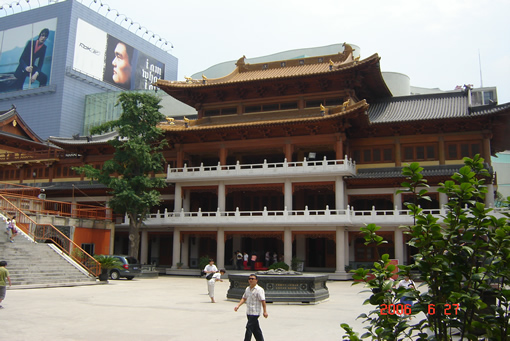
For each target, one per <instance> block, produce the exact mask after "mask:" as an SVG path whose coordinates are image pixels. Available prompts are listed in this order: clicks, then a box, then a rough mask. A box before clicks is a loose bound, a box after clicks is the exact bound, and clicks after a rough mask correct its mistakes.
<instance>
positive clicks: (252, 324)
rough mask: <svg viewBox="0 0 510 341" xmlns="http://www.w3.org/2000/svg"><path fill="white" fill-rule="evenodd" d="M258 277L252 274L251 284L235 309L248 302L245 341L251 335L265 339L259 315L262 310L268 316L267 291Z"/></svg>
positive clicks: (260, 340) (258, 338) (260, 339)
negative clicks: (259, 283)
mask: <svg viewBox="0 0 510 341" xmlns="http://www.w3.org/2000/svg"><path fill="white" fill-rule="evenodd" d="M258 281H259V280H258V277H257V275H255V274H252V275H250V277H249V278H248V283H249V286H248V287H247V288H246V290H245V291H244V294H243V297H242V298H241V301H239V303H238V304H237V306H236V307H235V308H234V311H237V310H239V307H240V306H241V305H243V303H245V302H246V317H247V318H248V322H247V323H246V333H245V334H244V341H250V340H251V336H252V335H253V336H255V340H257V341H264V336H263V335H262V330H261V329H260V324H259V317H260V313H261V311H262V312H263V316H264V317H265V318H267V317H268V316H269V315H268V314H267V308H266V293H265V291H264V289H263V288H262V287H261V286H259V285H258Z"/></svg>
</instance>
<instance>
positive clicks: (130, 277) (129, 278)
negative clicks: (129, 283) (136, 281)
mask: <svg viewBox="0 0 510 341" xmlns="http://www.w3.org/2000/svg"><path fill="white" fill-rule="evenodd" d="M126 278H127V279H128V280H132V279H133V278H134V277H133V276H129V277H126Z"/></svg>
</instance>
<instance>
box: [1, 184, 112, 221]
mask: <svg viewBox="0 0 510 341" xmlns="http://www.w3.org/2000/svg"><path fill="white" fill-rule="evenodd" d="M40 193H41V190H40V189H39V188H37V187H30V186H23V185H16V184H9V183H0V194H2V195H3V196H4V197H5V198H7V199H8V200H9V201H11V202H12V203H13V204H14V205H16V206H17V207H19V208H20V209H22V210H23V211H24V212H25V213H28V214H45V215H55V216H61V217H70V218H84V219H96V220H112V210H111V209H110V208H107V207H101V206H93V205H84V204H74V203H70V202H65V201H55V200H46V199H42V198H38V197H37V196H38V195H39V194H40Z"/></svg>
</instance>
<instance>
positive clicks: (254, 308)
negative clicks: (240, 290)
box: [243, 284, 266, 316]
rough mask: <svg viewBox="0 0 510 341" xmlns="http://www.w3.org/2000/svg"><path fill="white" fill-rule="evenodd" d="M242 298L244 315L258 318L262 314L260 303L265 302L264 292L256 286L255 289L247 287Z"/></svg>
mask: <svg viewBox="0 0 510 341" xmlns="http://www.w3.org/2000/svg"><path fill="white" fill-rule="evenodd" d="M243 298H244V299H245V300H246V315H256V316H260V314H261V312H262V303H261V301H265V300H266V292H265V291H264V289H262V287H261V286H259V285H258V284H257V285H255V287H253V289H252V288H250V287H249V286H248V287H247V288H246V290H245V291H244V295H243Z"/></svg>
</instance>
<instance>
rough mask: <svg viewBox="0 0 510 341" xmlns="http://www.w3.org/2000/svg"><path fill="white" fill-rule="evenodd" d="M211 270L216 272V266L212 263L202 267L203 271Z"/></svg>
mask: <svg viewBox="0 0 510 341" xmlns="http://www.w3.org/2000/svg"><path fill="white" fill-rule="evenodd" d="M211 271H214V272H218V268H217V267H216V265H214V264H213V265H210V264H207V265H206V266H205V268H204V272H207V273H209V272H211Z"/></svg>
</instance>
